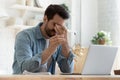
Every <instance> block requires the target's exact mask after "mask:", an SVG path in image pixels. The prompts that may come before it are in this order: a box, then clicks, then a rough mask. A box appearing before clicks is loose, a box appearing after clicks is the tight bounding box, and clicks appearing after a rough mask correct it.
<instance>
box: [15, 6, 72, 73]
mask: <svg viewBox="0 0 120 80" xmlns="http://www.w3.org/2000/svg"><path fill="white" fill-rule="evenodd" d="M68 18H69V14H68V13H67V11H66V10H65V9H64V8H63V7H62V6H60V5H49V6H48V8H47V9H46V11H45V14H44V18H43V22H42V23H40V24H38V25H37V26H36V27H33V28H30V29H26V30H23V31H21V32H20V33H18V34H17V36H16V41H15V55H14V63H13V73H14V74H22V73H23V72H24V71H25V70H27V71H29V72H34V73H35V72H51V73H52V74H54V73H55V64H56V62H57V63H58V66H59V68H60V70H61V71H62V72H63V73H72V72H73V68H74V63H73V53H72V52H71V51H70V48H69V45H68V41H67V30H66V28H65V27H64V22H65V20H66V19H68Z"/></svg>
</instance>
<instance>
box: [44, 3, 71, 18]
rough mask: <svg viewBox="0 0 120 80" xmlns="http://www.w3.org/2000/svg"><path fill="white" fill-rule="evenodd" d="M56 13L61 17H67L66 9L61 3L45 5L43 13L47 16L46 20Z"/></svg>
mask: <svg viewBox="0 0 120 80" xmlns="http://www.w3.org/2000/svg"><path fill="white" fill-rule="evenodd" d="M56 14H58V15H59V16H60V17H62V18H63V19H68V18H69V13H68V12H67V11H66V9H65V8H64V7H63V6H61V5H56V4H54V5H53V4H51V5H49V6H48V7H47V9H46V10H45V14H44V15H46V16H47V18H48V20H50V19H52V18H53V17H54V15H56Z"/></svg>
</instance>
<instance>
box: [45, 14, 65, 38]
mask: <svg viewBox="0 0 120 80" xmlns="http://www.w3.org/2000/svg"><path fill="white" fill-rule="evenodd" d="M63 24H64V19H62V18H61V17H60V16H59V15H57V14H56V15H55V16H54V17H53V19H50V20H49V21H47V22H46V26H45V32H46V34H47V35H48V36H49V37H52V36H55V35H56V34H58V33H57V32H56V31H55V27H56V26H60V27H63Z"/></svg>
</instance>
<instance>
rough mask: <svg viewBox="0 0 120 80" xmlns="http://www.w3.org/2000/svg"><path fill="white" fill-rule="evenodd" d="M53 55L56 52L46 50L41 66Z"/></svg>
mask: <svg viewBox="0 0 120 80" xmlns="http://www.w3.org/2000/svg"><path fill="white" fill-rule="evenodd" d="M53 53H54V52H53V51H52V49H50V48H47V49H46V50H44V51H43V53H42V56H41V57H42V61H41V64H44V63H46V62H47V61H48V59H49V58H50V57H51V56H52V54H53Z"/></svg>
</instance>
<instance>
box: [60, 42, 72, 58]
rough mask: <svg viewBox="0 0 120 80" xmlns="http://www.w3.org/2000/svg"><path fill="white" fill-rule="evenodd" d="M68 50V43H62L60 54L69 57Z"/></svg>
mask: <svg viewBox="0 0 120 80" xmlns="http://www.w3.org/2000/svg"><path fill="white" fill-rule="evenodd" d="M69 52H70V48H69V45H68V43H67V42H66V43H65V44H62V54H63V55H64V56H65V57H66V58H68V57H69Z"/></svg>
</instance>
